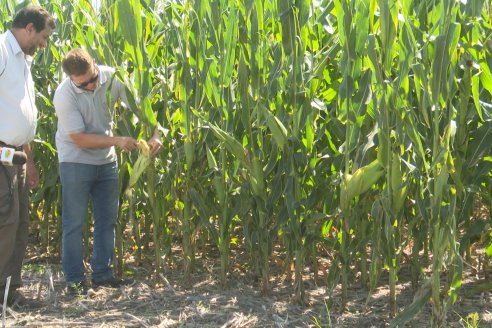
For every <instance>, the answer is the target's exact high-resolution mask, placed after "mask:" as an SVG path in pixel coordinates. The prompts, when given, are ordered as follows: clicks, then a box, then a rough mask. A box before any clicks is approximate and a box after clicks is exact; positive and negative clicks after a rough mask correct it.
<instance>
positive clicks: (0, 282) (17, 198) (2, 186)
mask: <svg viewBox="0 0 492 328" xmlns="http://www.w3.org/2000/svg"><path fill="white" fill-rule="evenodd" d="M54 28H55V21H54V19H53V17H51V15H50V14H49V13H48V12H47V11H46V10H45V9H43V8H41V7H39V6H27V7H25V8H23V9H21V10H20V11H19V12H18V13H17V14H16V16H15V18H14V20H13V22H12V28H11V29H10V30H9V31H7V32H5V33H4V34H2V35H0V147H8V148H15V149H16V150H18V151H22V150H24V152H25V153H26V155H27V164H25V165H17V164H14V165H12V166H9V165H4V164H1V163H0V296H1V297H2V298H1V299H2V300H3V296H4V294H5V292H6V289H7V288H6V282H7V278H8V277H11V281H10V288H9V293H8V298H7V304H8V305H9V306H18V307H24V306H32V305H34V303H33V301H32V300H28V299H26V298H25V297H24V296H23V295H22V294H21V293H20V292H19V290H18V288H19V287H20V286H21V285H22V279H21V268H22V261H23V259H24V254H25V250H26V247H27V239H28V225H29V199H28V192H29V189H30V188H34V187H36V186H37V184H38V182H39V176H38V172H37V170H36V167H35V166H34V162H33V159H32V154H31V149H30V146H29V142H30V141H32V140H33V138H34V134H35V133H36V120H37V112H38V111H37V108H36V105H35V103H34V94H35V93H34V82H33V80H32V76H31V63H32V56H33V55H34V54H35V53H36V51H37V50H38V49H39V48H45V47H46V44H47V42H48V39H49V37H50V35H51V33H52V32H53V30H54Z"/></svg>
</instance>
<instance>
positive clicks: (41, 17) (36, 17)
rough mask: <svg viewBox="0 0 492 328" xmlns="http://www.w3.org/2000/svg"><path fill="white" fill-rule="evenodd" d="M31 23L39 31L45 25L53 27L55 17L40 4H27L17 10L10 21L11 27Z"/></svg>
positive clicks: (20, 26) (19, 26)
mask: <svg viewBox="0 0 492 328" xmlns="http://www.w3.org/2000/svg"><path fill="white" fill-rule="evenodd" d="M29 23H32V24H33V25H34V28H35V29H36V32H41V31H42V30H44V29H45V28H46V27H48V26H49V27H50V28H51V29H54V28H55V19H54V18H53V17H52V16H51V15H50V13H49V12H47V11H46V9H44V8H43V7H40V6H32V5H30V6H27V7H24V8H22V9H21V10H19V12H18V13H17V14H16V15H15V17H14V21H13V22H12V27H13V28H25V27H26V26H27V24H29Z"/></svg>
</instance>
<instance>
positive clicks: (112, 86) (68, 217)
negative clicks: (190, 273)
mask: <svg viewBox="0 0 492 328" xmlns="http://www.w3.org/2000/svg"><path fill="white" fill-rule="evenodd" d="M62 67H63V70H64V72H65V73H66V74H67V75H68V78H66V79H65V80H64V81H63V82H62V83H61V84H60V85H59V86H58V88H57V89H56V92H55V96H54V100H53V102H54V105H55V110H56V114H57V116H58V129H57V132H56V146H57V148H58V159H59V161H60V179H61V184H62V230H63V236H62V249H63V253H62V265H63V271H64V273H65V280H66V282H67V292H68V293H69V294H71V295H77V294H85V293H86V292H87V291H88V287H87V284H86V279H85V272H84V265H83V245H82V243H83V231H84V225H85V220H86V217H87V207H88V203H89V200H92V213H93V217H94V245H93V254H92V259H91V268H92V285H93V286H94V287H97V286H108V287H118V286H121V285H124V284H128V283H131V282H132V281H131V280H130V279H117V278H115V277H114V276H113V272H112V269H111V263H112V258H113V248H114V237H115V226H116V219H117V215H118V206H119V204H118V199H119V189H118V165H117V161H116V159H117V157H116V151H115V147H118V148H120V149H122V150H124V151H131V150H133V149H135V148H136V147H137V140H135V139H134V138H132V137H125V136H116V135H114V134H113V131H112V129H113V111H114V108H115V104H116V102H117V101H119V100H120V101H122V102H123V103H125V100H126V94H125V88H124V86H123V85H122V83H121V82H120V81H119V80H118V79H116V78H114V69H113V68H111V67H107V66H101V65H96V63H95V61H94V59H93V58H92V57H91V56H90V55H89V54H88V53H87V51H85V50H84V49H79V48H77V49H73V50H71V51H70V52H68V53H67V55H66V56H65V58H64V59H63V61H62ZM108 94H109V97H108ZM148 144H149V146H150V149H151V153H152V155H156V154H157V153H159V151H160V150H161V149H162V142H161V140H160V136H159V132H158V130H157V129H156V130H155V132H154V135H153V136H152V138H151V139H150V140H149V141H148Z"/></svg>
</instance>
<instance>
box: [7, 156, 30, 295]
mask: <svg viewBox="0 0 492 328" xmlns="http://www.w3.org/2000/svg"><path fill="white" fill-rule="evenodd" d="M28 228H29V187H28V185H27V183H26V165H13V166H6V165H2V164H0V292H2V291H3V290H4V289H5V284H6V282H7V277H8V276H11V280H10V286H11V289H16V288H18V287H20V286H21V285H22V279H21V268H22V262H23V260H24V255H25V252H26V247H27V242H28V233H29V231H28ZM2 295H3V293H2Z"/></svg>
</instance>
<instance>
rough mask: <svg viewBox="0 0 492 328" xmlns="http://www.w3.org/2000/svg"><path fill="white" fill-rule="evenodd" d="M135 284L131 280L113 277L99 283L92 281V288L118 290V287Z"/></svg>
mask: <svg viewBox="0 0 492 328" xmlns="http://www.w3.org/2000/svg"><path fill="white" fill-rule="evenodd" d="M134 282H135V280H133V279H132V278H123V279H122V278H115V277H111V278H109V279H106V280H101V281H96V280H94V279H92V286H93V287H94V288H97V287H110V288H118V287H121V286H129V285H131V284H133V283H134Z"/></svg>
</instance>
